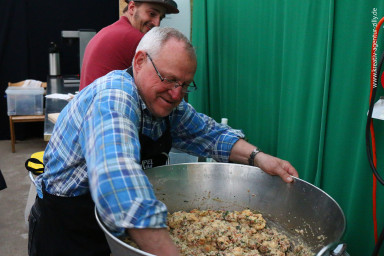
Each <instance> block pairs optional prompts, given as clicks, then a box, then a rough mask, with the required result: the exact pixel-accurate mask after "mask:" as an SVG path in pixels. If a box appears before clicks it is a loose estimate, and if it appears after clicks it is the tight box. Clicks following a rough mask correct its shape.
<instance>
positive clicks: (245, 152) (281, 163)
mask: <svg viewBox="0 0 384 256" xmlns="http://www.w3.org/2000/svg"><path fill="white" fill-rule="evenodd" d="M254 149H255V146H253V145H252V144H249V143H248V142H246V141H245V140H243V139H240V140H238V141H237V142H236V143H235V145H233V147H232V150H231V154H230V156H229V160H230V161H232V162H235V163H239V164H248V159H249V156H250V154H251V152H252V151H253V150H254ZM254 165H255V166H258V167H260V168H261V169H262V170H263V171H265V172H266V173H268V174H270V175H279V176H280V177H281V178H282V179H283V180H284V181H285V182H292V181H293V178H292V177H291V175H292V176H295V177H299V175H298V173H297V171H296V169H295V168H294V167H293V166H292V165H291V164H290V163H289V162H288V161H285V160H282V159H280V158H277V157H274V156H271V155H268V154H265V153H263V152H259V153H257V154H256V156H255V159H254Z"/></svg>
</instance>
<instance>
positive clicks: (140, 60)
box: [133, 51, 147, 71]
mask: <svg viewBox="0 0 384 256" xmlns="http://www.w3.org/2000/svg"><path fill="white" fill-rule="evenodd" d="M146 61H147V55H146V54H145V52H143V51H138V52H137V53H136V54H135V58H134V60H133V65H134V67H135V70H136V71H139V70H141V69H142V68H143V65H144V64H145V62H146Z"/></svg>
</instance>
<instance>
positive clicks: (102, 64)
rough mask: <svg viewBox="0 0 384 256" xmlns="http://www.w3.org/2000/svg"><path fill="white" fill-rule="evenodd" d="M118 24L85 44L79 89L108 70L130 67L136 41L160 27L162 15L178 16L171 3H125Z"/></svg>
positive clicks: (166, 0)
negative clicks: (172, 14) (154, 28)
mask: <svg viewBox="0 0 384 256" xmlns="http://www.w3.org/2000/svg"><path fill="white" fill-rule="evenodd" d="M125 1H126V2H127V3H128V5H127V7H126V8H124V10H123V15H122V16H121V17H120V19H119V20H118V21H116V22H115V23H113V24H112V25H109V26H107V27H105V28H103V29H102V30H100V32H98V33H97V34H96V35H95V36H94V37H93V38H92V39H91V41H90V42H89V43H88V45H87V47H86V49H85V53H84V58H83V65H82V67H81V76H80V90H82V89H83V88H84V87H86V86H87V85H89V84H90V83H92V82H93V81H94V80H95V79H96V78H99V77H101V76H103V75H105V74H107V73H108V72H110V71H112V70H121V69H126V68H128V67H130V66H131V63H132V59H133V56H134V55H135V50H136V47H137V45H138V44H139V42H140V39H141V38H142V37H143V36H144V34H145V33H147V32H148V31H149V30H150V29H152V28H153V27H157V26H160V22H161V20H162V19H163V18H164V17H165V14H170V13H179V10H178V9H177V4H176V3H175V2H174V1H173V0H134V1H132V0H125Z"/></svg>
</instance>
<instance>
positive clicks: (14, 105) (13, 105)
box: [5, 86, 44, 116]
mask: <svg viewBox="0 0 384 256" xmlns="http://www.w3.org/2000/svg"><path fill="white" fill-rule="evenodd" d="M5 93H6V94H7V107H8V115H9V116H15V115H42V114H43V94H44V88H42V87H39V88H23V87H16V86H8V88H7V89H6V90H5Z"/></svg>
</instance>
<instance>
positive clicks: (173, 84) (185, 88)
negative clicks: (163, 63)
mask: <svg viewBox="0 0 384 256" xmlns="http://www.w3.org/2000/svg"><path fill="white" fill-rule="evenodd" d="M147 56H148V59H149V60H150V61H151V62H152V65H153V67H154V68H155V70H156V74H157V75H158V76H159V78H160V80H161V82H163V83H164V85H165V86H166V87H167V88H168V89H169V90H172V89H173V88H177V87H179V86H181V88H182V89H181V91H182V92H183V93H189V92H193V91H195V90H196V89H197V86H196V84H195V81H192V82H191V83H190V84H186V83H180V82H178V81H177V80H170V79H167V78H165V77H162V76H161V75H160V72H159V70H157V68H156V66H155V63H153V60H152V58H151V56H149V54H148V53H147Z"/></svg>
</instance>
